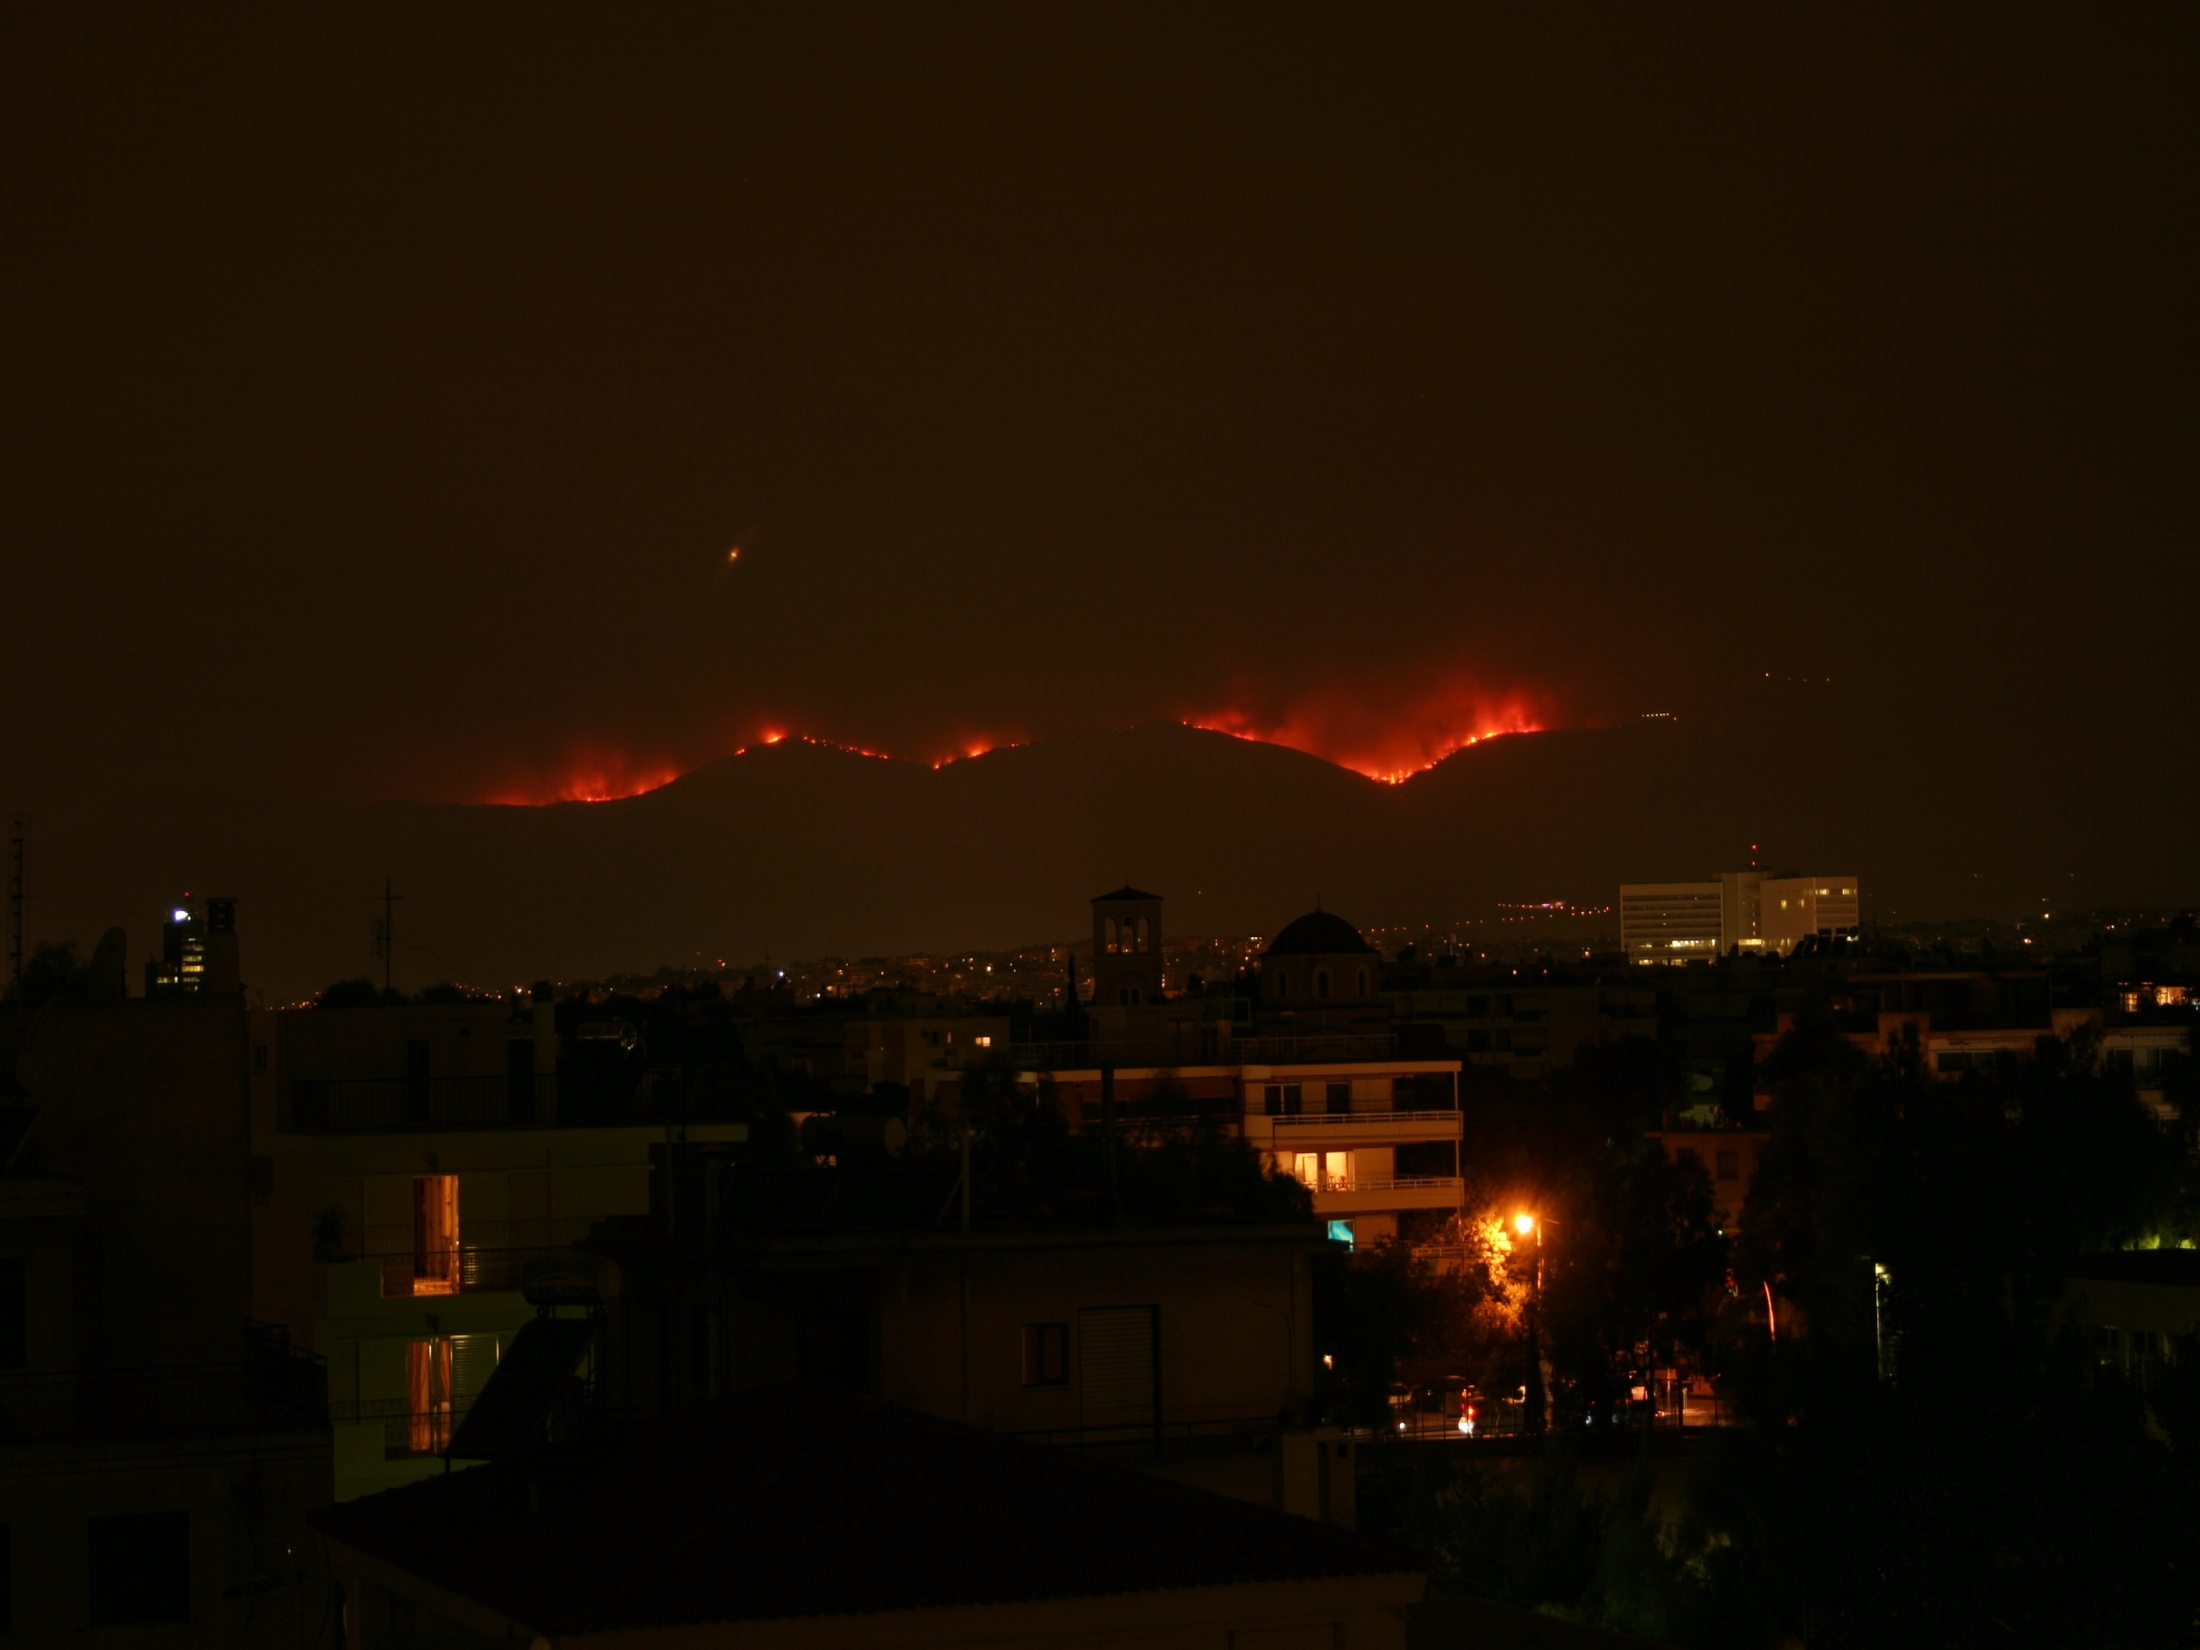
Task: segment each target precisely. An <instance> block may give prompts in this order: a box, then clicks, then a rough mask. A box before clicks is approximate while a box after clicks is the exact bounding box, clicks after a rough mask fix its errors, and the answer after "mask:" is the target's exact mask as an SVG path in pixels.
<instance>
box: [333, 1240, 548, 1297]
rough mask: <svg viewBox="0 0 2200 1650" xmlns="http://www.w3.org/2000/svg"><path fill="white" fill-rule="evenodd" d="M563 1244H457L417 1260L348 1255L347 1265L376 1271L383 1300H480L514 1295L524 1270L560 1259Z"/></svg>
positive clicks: (410, 1253)
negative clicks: (451, 1297)
mask: <svg viewBox="0 0 2200 1650" xmlns="http://www.w3.org/2000/svg"><path fill="white" fill-rule="evenodd" d="M572 1253H573V1250H572V1248H571V1246H570V1245H567V1244H535V1245H530V1246H528V1247H525V1248H518V1249H483V1248H478V1247H476V1246H475V1245H473V1244H470V1243H468V1244H461V1245H459V1246H458V1248H456V1249H455V1250H446V1251H442V1252H440V1253H433V1254H429V1255H425V1256H423V1255H422V1254H421V1253H420V1252H419V1251H417V1250H414V1249H400V1250H394V1251H390V1252H388V1253H384V1254H375V1255H348V1256H346V1257H345V1259H346V1260H347V1261H353V1262H361V1263H365V1264H369V1265H373V1266H376V1267H379V1268H380V1270H381V1274H382V1294H383V1296H384V1297H385V1298H397V1297H402V1296H408V1295H412V1296H419V1295H480V1294H496V1293H512V1292H516V1291H517V1290H518V1289H519V1288H520V1287H521V1285H522V1284H523V1283H524V1282H525V1281H526V1275H527V1268H528V1266H529V1265H530V1264H531V1263H532V1262H534V1261H538V1260H564V1259H567V1258H568V1257H570V1256H571V1255H572Z"/></svg>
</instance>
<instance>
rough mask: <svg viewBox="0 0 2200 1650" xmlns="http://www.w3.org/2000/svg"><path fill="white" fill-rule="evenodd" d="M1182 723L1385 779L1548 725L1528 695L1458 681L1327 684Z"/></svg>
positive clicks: (1393, 781) (1392, 779) (1389, 781)
mask: <svg viewBox="0 0 2200 1650" xmlns="http://www.w3.org/2000/svg"><path fill="white" fill-rule="evenodd" d="M1185 721H1186V722H1187V723H1189V724H1190V725H1191V726H1192V727H1195V728H1206V729H1208V730H1210V731H1211V732H1215V733H1227V734H1230V735H1232V736H1233V737H1235V738H1239V739H1257V740H1259V741H1261V742H1262V743H1263V744H1269V745H1288V746H1290V747H1291V748H1292V749H1293V750H1300V751H1305V752H1306V753H1307V754H1308V755H1310V756H1319V757H1321V758H1322V759H1323V760H1325V761H1329V762H1334V763H1336V764H1337V766H1339V767H1340V768H1350V769H1352V770H1353V771H1354V772H1355V773H1363V774H1365V775H1367V777H1368V778H1370V779H1380V780H1382V781H1383V782H1384V783H1385V784H1390V785H1396V784H1401V783H1403V782H1404V781H1405V780H1408V779H1411V778H1412V777H1413V776H1414V775H1415V774H1417V773H1420V772H1422V771H1424V770H1425V769H1428V768H1433V767H1434V766H1436V764H1437V763H1439V762H1441V761H1443V759H1444V758H1445V757H1447V756H1449V755H1451V754H1452V752H1454V751H1458V750H1464V749H1466V747H1467V746H1469V745H1474V744H1479V743H1480V742H1481V741H1483V740H1484V739H1492V738H1495V737H1496V736H1497V735H1499V734H1501V733H1535V732H1538V731H1540V730H1541V729H1542V728H1543V727H1545V726H1547V725H1548V724H1547V722H1546V719H1545V713H1544V711H1543V709H1542V708H1541V707H1540V706H1539V705H1538V704H1537V703H1536V702H1535V700H1534V698H1533V697H1532V696H1531V695H1529V694H1527V693H1524V692H1521V691H1519V690H1512V691H1508V692H1504V693H1491V692H1488V691H1487V690H1485V689H1482V688H1479V687H1475V686H1471V685H1468V684H1466V683H1464V682H1445V683H1439V684H1437V685H1435V686H1432V687H1426V688H1422V689H1418V690H1410V691H1407V692H1402V693H1398V694H1395V695H1390V696H1382V695H1380V694H1379V690H1372V689H1346V688H1326V689H1319V690H1316V691H1313V692H1309V693H1303V694H1301V695H1299V696H1298V697H1296V698H1294V699H1292V700H1291V701H1290V702H1289V703H1287V704H1285V705H1283V706H1282V707H1281V708H1280V709H1273V710H1270V709H1263V708H1257V707H1246V706H1230V707H1226V708H1224V709H1221V710H1212V711H1206V712H1203V713H1201V714H1199V715H1196V716H1189V717H1186V718H1185Z"/></svg>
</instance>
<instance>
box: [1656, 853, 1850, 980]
mask: <svg viewBox="0 0 2200 1650" xmlns="http://www.w3.org/2000/svg"><path fill="white" fill-rule="evenodd" d="M1862 911H1863V901H1862V897H1861V895H1860V894H1859V892H1858V884H1857V879H1856V875H1855V873H1854V872H1847V873H1843V874H1841V875H1838V876H1829V875H1821V876H1808V877H1806V876H1780V877H1771V876H1766V875H1765V874H1764V873H1763V872H1762V871H1722V872H1721V873H1720V874H1719V875H1718V876H1717V877H1715V878H1712V879H1710V880H1708V881H1703V882H1625V883H1622V884H1620V890H1619V934H1620V947H1621V949H1622V950H1623V951H1625V952H1626V955H1627V960H1628V961H1629V962H1631V963H1644V964H1650V963H1685V962H1693V961H1695V960H1697V959H1699V958H1710V957H1723V956H1726V955H1727V954H1729V953H1730V952H1736V951H1740V952H1745V953H1746V952H1753V951H1769V952H1771V953H1773V954H1774V955H1776V956H1782V957H1784V956H1786V955H1787V954H1788V953H1789V952H1791V951H1793V950H1794V949H1795V948H1796V946H1798V945H1800V944H1801V943H1802V942H1803V941H1804V940H1806V939H1810V938H1813V937H1816V938H1820V939H1827V940H1838V939H1848V938H1852V937H1853V936H1855V935H1856V934H1857V933H1858V932H1859V930H1860V929H1861V927H1862Z"/></svg>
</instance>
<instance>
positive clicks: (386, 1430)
mask: <svg viewBox="0 0 2200 1650" xmlns="http://www.w3.org/2000/svg"><path fill="white" fill-rule="evenodd" d="M568 1020H569V1022H571V1023H570V1026H569V1033H566V1034H561V1032H560V1030H559V1028H558V1024H557V1013H556V1010H555V1009H554V1007H553V1005H552V1004H550V1003H549V1002H547V1001H537V1002H533V1003H527V1004H520V1005H517V1006H514V1005H511V1004H507V1003H504V1002H497V1001H484V1002H465V1003H447V1004H431V1005H406V1006H388V1007H383V1006H376V1007H357V1008H326V1009H324V1008H312V1009H292V1010H281V1011H272V1012H261V1013H255V1014H253V1015H252V1016H251V1017H250V1024H249V1028H248V1032H247V1038H244V1039H240V1042H241V1043H242V1042H244V1041H246V1040H248V1042H249V1048H250V1078H249V1088H250V1101H251V1152H252V1165H253V1184H254V1191H253V1202H252V1252H253V1268H252V1285H253V1299H254V1312H255V1314H256V1315H257V1316H258V1317H260V1318H262V1319H264V1320H266V1321H268V1322H271V1323H275V1324H279V1325H281V1326H283V1328H284V1329H285V1330H286V1331H287V1333H288V1334H289V1336H290V1338H291V1340H292V1341H293V1343H294V1344H296V1345H298V1346H300V1347H304V1348H309V1349H310V1350H311V1351H313V1352H314V1353H316V1354H318V1355H319V1356H321V1357H322V1358H324V1359H325V1360H326V1362H327V1367H328V1381H329V1402H330V1415H331V1419H332V1423H333V1427H334V1460H335V1474H334V1493H335V1494H336V1496H337V1498H338V1499H344V1498H348V1497H351V1496H355V1495H361V1494H365V1493H367V1492H369V1491H371V1490H377V1489H382V1488H387V1487H389V1486H391V1485H393V1484H398V1483H403V1482H406V1481H408V1480H410V1479H414V1478H418V1477H422V1476H425V1475H427V1474H430V1473H433V1472H440V1471H442V1470H443V1462H442V1460H441V1459H440V1457H439V1454H438V1452H439V1451H441V1450H442V1449H443V1448H444V1447H445V1446H446V1445H447V1444H448V1443H449V1442H450V1439H451V1436H452V1433H453V1430H454V1429H455V1427H456V1426H457V1425H458V1423H459V1422H460V1421H462V1420H463V1419H464V1416H465V1414H466V1412H467V1409H468V1407H469V1406H470V1404H471V1403H472V1400H473V1397H474V1395H475V1394H476V1393H477V1392H478V1391H480V1389H481V1387H482V1386H483V1384H484V1383H486V1381H487V1380H488V1378H489V1375H490V1374H491V1373H492V1372H493V1371H494V1370H495V1368H496V1367H497V1363H498V1361H499V1359H500V1358H501V1357H502V1356H503V1354H504V1352H505V1351H506V1350H507V1349H508V1348H509V1347H510V1345H511V1343H512V1338H513V1336H514V1335H515V1334H516V1333H517V1332H518V1330H519V1328H520V1326H521V1325H522V1324H524V1323H526V1322H528V1321H529V1320H530V1319H532V1318H533V1317H534V1316H535V1315H536V1308H535V1307H534V1306H533V1305H532V1304H530V1302H529V1301H528V1299H527V1293H526V1289H527V1283H528V1279H529V1276H530V1274H531V1273H534V1274H537V1275H539V1274H541V1273H543V1272H545V1271H548V1272H552V1273H562V1272H564V1271H567V1270H569V1269H570V1266H571V1264H572V1263H571V1259H570V1251H569V1247H568V1246H569V1245H570V1244H571V1243H572V1241H573V1240H574V1239H576V1238H578V1237H581V1236H583V1235H585V1234H586V1233H587V1232H588V1231H589V1230H590V1229H591V1228H592V1227H594V1226H595V1225H596V1224H597V1223H598V1222H599V1221H602V1220H604V1219H606V1218H609V1217H612V1216H617V1215H630V1214H641V1213H645V1212H646V1211H647V1210H648V1208H649V1170H650V1162H651V1152H652V1150H653V1149H658V1150H661V1149H662V1147H663V1145H664V1143H665V1142H666V1140H667V1139H668V1137H672V1136H674V1135H677V1136H678V1137H681V1138H685V1139H687V1140H690V1141H695V1142H698V1143H715V1144H720V1145H724V1144H730V1143H734V1142H738V1141H741V1140H743V1139H745V1138H746V1136H747V1130H746V1128H745V1127H744V1126H743V1125H741V1124H739V1123H731V1122H724V1121H705V1120H687V1121H680V1120H677V1118H676V1116H675V1112H674V1109H673V1108H672V1106H671V1104H670V1101H669V1098H668V1096H666V1095H662V1094H658V1093H656V1092H654V1084H655V1083H656V1081H657V1079H656V1076H655V1074H654V1073H653V1072H652V1071H651V1070H650V1067H649V1062H648V1059H647V1051H646V1050H643V1049H641V1048H640V1047H639V1046H638V1042H637V1038H636V1035H635V1031H634V1028H632V1027H630V1026H625V1025H623V1024H621V1023H619V1022H617V1021H615V1020H604V1019H590V1018H587V1017H586V1011H585V1010H583V1011H579V1015H578V1017H577V1018H576V1015H575V1012H574V1011H570V1010H569V1012H568Z"/></svg>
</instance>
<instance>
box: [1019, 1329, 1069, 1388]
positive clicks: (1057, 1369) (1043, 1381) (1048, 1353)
mask: <svg viewBox="0 0 2200 1650" xmlns="http://www.w3.org/2000/svg"><path fill="white" fill-rule="evenodd" d="M1024 1385H1026V1386H1068V1385H1069V1325H1068V1324H1066V1323H1027V1324H1025V1325H1024Z"/></svg>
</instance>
